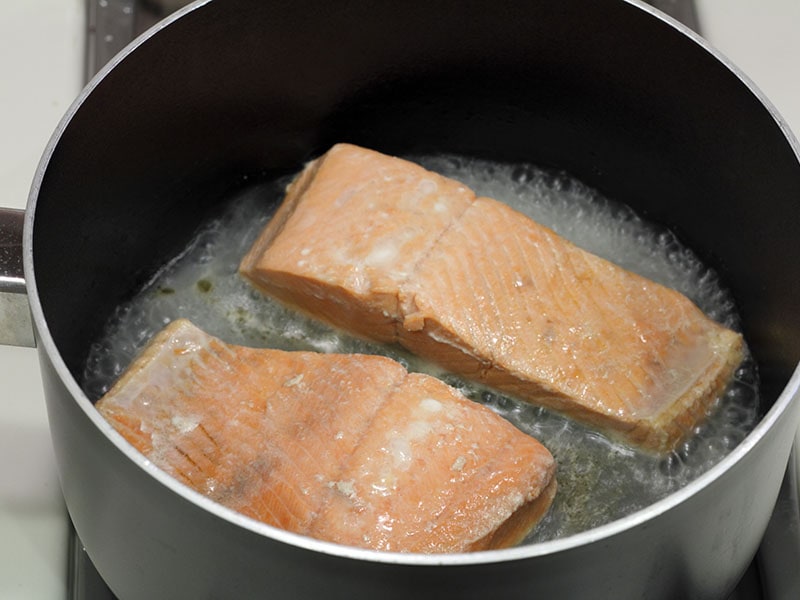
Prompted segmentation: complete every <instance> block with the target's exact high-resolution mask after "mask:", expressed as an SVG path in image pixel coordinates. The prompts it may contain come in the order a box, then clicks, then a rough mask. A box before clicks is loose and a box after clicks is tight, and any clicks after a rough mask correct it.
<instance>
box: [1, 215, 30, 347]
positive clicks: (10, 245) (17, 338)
mask: <svg viewBox="0 0 800 600" xmlns="http://www.w3.org/2000/svg"><path fill="white" fill-rule="evenodd" d="M24 219H25V211H24V210H19V209H13V208H0V344H5V345H10V346H27V347H30V348H33V347H34V346H35V345H36V341H35V339H34V336H33V323H32V320H31V309H30V305H29V304H28V294H27V291H26V289H25V274H24V273H23V269H22V224H23V222H24Z"/></svg>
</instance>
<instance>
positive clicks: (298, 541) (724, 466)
mask: <svg viewBox="0 0 800 600" xmlns="http://www.w3.org/2000/svg"><path fill="white" fill-rule="evenodd" d="M621 1H623V2H626V3H628V4H631V5H634V6H637V7H638V8H640V9H641V10H644V11H645V12H648V13H650V14H651V15H653V16H654V17H655V18H658V19H659V20H661V21H663V22H664V23H666V24H667V25H669V26H671V27H673V28H675V29H677V30H678V31H679V32H680V33H682V34H683V35H686V36H687V37H689V38H690V39H691V40H692V41H693V42H694V43H696V44H697V45H699V46H700V47H701V48H702V49H704V50H705V51H706V52H709V53H710V54H711V55H712V56H713V57H714V58H716V59H717V60H718V61H719V62H720V63H721V64H722V65H724V66H725V67H726V68H727V69H729V70H730V71H731V72H732V73H733V74H734V75H735V76H736V77H738V78H739V80H740V81H742V83H743V84H744V85H745V86H746V87H747V88H748V89H749V91H750V92H751V93H753V94H754V95H755V96H756V97H757V98H758V100H759V101H760V102H761V104H762V105H763V106H764V107H765V108H766V109H767V110H768V111H769V113H770V114H771V116H772V117H773V119H774V120H775V121H776V123H777V124H778V126H779V128H780V129H781V131H782V133H783V134H784V136H785V138H786V140H787V141H788V143H789V144H790V147H791V148H792V150H793V152H794V154H795V156H796V157H797V158H798V162H800V145H798V142H797V139H796V138H795V137H794V135H793V133H792V132H791V131H790V129H789V128H788V126H787V124H786V122H785V120H784V119H783V118H782V117H781V116H780V114H779V113H778V111H777V110H776V108H775V107H774V106H773V105H772V103H771V102H770V101H769V99H768V98H766V96H764V94H763V93H762V92H761V91H760V90H759V89H758V87H757V86H756V85H755V84H754V83H753V82H752V81H751V80H750V79H749V78H748V77H747V76H746V75H745V74H744V73H743V72H742V71H741V70H740V69H739V68H738V67H737V66H736V65H734V64H733V63H732V62H731V61H730V60H728V59H727V58H726V57H725V56H724V55H722V54H721V53H720V52H718V51H717V50H716V49H715V48H713V47H712V46H711V45H710V44H709V43H708V42H707V41H706V40H705V39H703V38H702V37H700V36H699V35H697V34H696V33H695V32H693V31H692V30H690V29H689V28H687V27H685V26H684V25H682V24H681V23H679V22H678V21H675V20H674V19H672V18H671V17H669V16H667V15H664V14H663V13H661V12H660V11H658V10H656V9H654V8H652V7H651V6H650V5H648V4H645V3H643V2H641V1H640V0H621ZM209 2H211V0H197V1H196V2H194V3H192V4H190V5H188V6H186V7H184V8H182V9H180V10H178V11H176V12H175V13H173V14H172V15H171V16H170V17H168V18H167V19H165V20H164V21H162V22H161V23H159V24H157V25H156V26H154V27H153V28H151V29H150V30H148V31H147V32H145V33H144V34H142V35H141V36H139V37H138V38H137V39H136V40H134V41H133V42H131V43H130V44H129V45H128V46H127V47H126V48H125V49H124V50H123V51H122V52H120V53H119V54H118V55H117V56H116V57H114V59H112V60H111V61H110V62H109V63H108V64H107V65H106V66H105V67H103V69H101V70H100V72H99V73H98V74H97V75H96V76H95V77H94V78H93V79H92V80H91V81H90V82H89V83H88V84H87V86H86V87H85V88H84V90H83V91H82V92H81V93H80V95H79V96H78V97H77V98H76V99H75V101H74V102H73V103H72V105H71V106H70V108H69V109H68V110H67V112H66V113H65V115H64V117H63V118H62V119H61V121H60V123H59V125H58V126H57V128H56V130H55V131H54V133H53V135H52V136H51V138H50V140H49V142H48V144H47V147H46V148H45V151H44V153H43V156H42V158H41V160H40V162H39V165H38V167H37V170H36V173H35V176H34V179H33V183H32V186H31V191H30V194H29V198H28V205H27V209H26V214H25V227H24V234H23V262H24V270H25V281H26V287H27V290H28V298H29V303H30V306H31V313H32V316H33V322H34V327H35V330H36V335H37V343H38V344H39V345H40V348H41V350H44V351H45V352H46V353H47V355H48V356H49V357H50V360H51V361H52V364H53V368H54V369H55V371H56V373H57V374H58V376H59V378H60V379H61V380H62V381H63V382H64V385H65V387H66V388H67V390H68V392H69V393H70V394H71V395H72V396H73V397H74V398H75V399H76V402H77V403H78V405H79V406H80V408H81V409H82V410H83V412H84V413H85V414H86V416H87V417H88V418H89V419H90V420H91V421H92V423H93V424H94V425H95V426H96V427H97V428H98V429H99V430H100V431H101V432H102V433H103V434H104V435H106V436H107V437H108V438H109V439H110V440H111V441H112V442H113V443H114V445H115V446H116V447H117V448H118V449H119V450H120V451H121V452H122V453H124V454H125V455H126V456H127V457H128V458H129V459H130V460H131V461H133V462H134V463H135V464H136V465H138V466H139V467H140V468H141V469H143V470H144V471H145V472H146V473H147V474H148V475H149V476H150V477H153V478H154V479H156V480H157V481H159V482H160V483H161V484H162V485H164V486H166V487H167V488H169V489H170V490H172V491H173V492H174V493H176V494H178V495H180V496H182V497H184V498H185V499H186V500H188V501H190V502H192V503H193V504H195V505H196V506H198V507H199V508H201V509H203V510H204V511H207V512H209V513H211V514H213V515H215V516H216V517H218V518H220V519H223V520H225V521H228V522H230V523H231V524H233V525H235V526H239V527H242V528H244V529H247V530H250V531H252V532H254V533H256V534H259V535H263V536H264V537H267V538H271V539H273V540H276V541H278V542H282V543H285V544H288V545H291V546H295V547H298V548H303V549H306V550H309V551H313V552H319V553H323V554H328V555H331V556H336V557H341V558H346V559H352V560H358V561H367V562H374V563H384V564H396V565H408V566H451V567H458V566H468V565H476V564H491V563H498V562H508V561H516V560H524V559H530V558H534V557H537V556H543V555H550V554H556V553H559V552H564V551H567V550H570V549H572V548H576V547H579V546H584V545H589V544H592V543H595V542H598V541H601V540H603V539H606V538H610V537H612V536H615V535H618V534H620V533H623V532H625V531H627V530H629V529H633V528H635V527H637V526H639V525H640V524H642V523H645V522H647V521H650V520H652V519H654V518H655V517H657V516H659V515H661V514H663V513H665V512H668V511H670V510H672V509H674V508H675V507H677V506H679V505H680V504H682V503H683V502H685V501H686V500H687V499H689V498H690V497H692V496H694V495H695V494H697V493H698V492H700V491H701V490H702V489H703V488H705V487H706V486H708V485H709V484H710V483H711V482H713V481H714V480H716V479H717V478H718V477H720V476H721V475H722V474H724V473H725V472H726V471H728V470H729V469H731V468H732V467H733V466H734V465H735V464H736V463H738V462H739V461H740V460H742V459H743V458H744V457H745V456H747V455H748V454H749V453H750V452H751V451H752V449H753V448H754V447H755V446H757V445H758V444H759V443H761V441H762V439H763V438H764V437H765V436H766V435H767V434H768V432H769V431H770V430H771V429H772V428H773V427H774V426H775V424H776V423H777V421H778V420H779V419H780V418H781V416H782V415H783V413H784V412H786V411H787V410H788V408H789V407H790V406H791V405H792V403H793V402H797V401H800V399H799V398H800V365H798V366H797V367H796V368H795V370H794V372H793V374H792V376H791V378H790V380H789V382H788V383H787V385H786V387H785V388H784V390H783V391H782V393H781V394H780V396H779V397H778V398H777V400H776V401H775V403H774V404H773V406H772V407H771V408H770V410H769V411H768V412H767V414H766V415H765V416H764V417H763V418H762V420H761V421H760V422H759V424H758V425H757V426H756V427H755V428H754V429H753V431H752V432H751V433H750V434H749V435H748V436H747V437H746V438H745V439H744V440H743V441H742V442H741V443H740V444H739V446H737V447H736V448H735V449H734V450H733V451H731V453H730V454H728V455H727V456H726V457H724V458H723V459H722V460H721V461H720V462H719V463H718V464H716V465H715V466H713V467H712V468H711V469H709V470H708V471H707V472H706V473H704V474H703V475H701V476H699V477H698V478H697V479H695V480H694V481H692V482H690V483H689V484H687V485H686V486H685V487H683V488H681V489H680V490H678V491H676V492H674V493H672V494H670V495H669V496H667V497H665V498H663V499H662V500H659V501H658V502H655V503H653V504H651V505H650V506H648V507H646V508H644V509H641V510H639V511H637V512H634V513H632V514H630V515H628V516H626V517H624V518H622V519H618V520H616V521H613V522H611V523H608V524H606V525H602V526H600V527H596V528H594V529H590V530H587V531H584V532H581V533H578V534H574V535H571V536H568V537H564V538H560V539H556V540H551V541H547V542H540V543H536V544H530V545H524V546H519V547H515V548H508V549H504V550H491V551H483V552H474V553H464V554H436V555H429V554H406V553H393V552H378V551H373V550H365V549H360V548H354V547H350V546H342V545H339V544H334V543H331V542H326V541H322V540H317V539H313V538H309V537H306V536H303V535H299V534H295V533H292V532H288V531H285V530H282V529H279V528H276V527H273V526H270V525H267V524H265V523H262V522H260V521H256V520H254V519H251V518H249V517H246V516H244V515H242V514H240V513H237V512H236V511H234V510H231V509H229V508H226V507H224V506H222V505H220V504H217V503H216V502H213V501H212V500H210V499H208V498H207V497H205V496H203V495H202V494H200V493H198V492H196V491H194V490H192V489H190V488H188V487H186V486H185V485H183V484H182V483H180V482H178V481H177V480H175V479H173V478H172V477H170V476H169V475H167V474H166V473H165V472H164V471H162V470H161V469H159V468H158V467H156V466H155V465H154V464H153V463H151V462H150V461H149V460H148V459H146V458H145V457H144V456H143V455H142V454H140V453H139V452H138V451H137V450H136V449H135V448H134V447H133V446H132V445H130V444H129V443H128V442H127V441H126V440H125V439H124V438H123V437H122V436H121V435H120V434H119V433H117V431H116V430H115V429H113V427H111V425H110V424H109V423H108V422H107V421H105V419H103V417H102V416H100V414H99V413H98V412H97V410H96V409H95V408H94V405H93V404H92V402H91V401H90V400H89V399H88V398H87V397H86V395H85V394H84V392H83V390H82V389H81V388H80V386H79V385H78V383H77V382H76V381H75V380H74V379H73V377H72V375H71V373H70V372H69V369H68V368H67V366H66V364H65V363H64V361H63V359H62V358H61V356H60V354H59V352H58V349H57V348H56V345H55V341H54V340H53V338H52V336H51V335H50V332H49V329H48V327H47V324H46V322H45V317H44V312H43V309H42V306H41V302H40V299H39V295H38V291H37V286H36V284H35V269H34V264H33V229H34V227H33V225H34V223H33V222H34V214H35V209H36V202H37V197H38V194H39V190H40V188H41V184H42V180H43V177H44V174H45V172H46V170H47V167H48V164H49V162H50V158H51V156H52V154H53V152H54V150H55V147H56V146H57V145H58V142H59V140H60V138H61V135H62V134H63V132H64V131H65V129H66V128H67V126H68V125H69V123H70V121H71V120H72V117H73V116H74V115H75V113H76V112H77V111H78V109H79V108H80V107H81V105H82V104H83V102H84V101H85V99H86V98H87V97H88V96H89V95H90V94H91V93H92V91H93V89H94V88H95V87H96V86H97V85H98V84H99V82H100V81H102V80H103V78H104V77H105V76H106V75H107V74H108V73H109V72H110V71H111V70H113V69H114V68H115V67H116V65H118V64H119V63H120V62H121V61H123V60H124V59H125V58H126V57H127V56H128V55H129V54H131V53H132V52H133V51H134V50H135V49H136V48H137V47H138V46H139V45H141V44H142V43H143V42H145V41H146V40H147V39H148V38H149V37H151V36H153V35H155V34H156V33H158V31H160V30H162V29H164V28H166V27H167V26H169V25H170V24H171V23H173V22H174V21H176V20H177V19H179V18H181V17H182V16H183V15H185V14H187V13H189V12H191V11H193V10H196V9H197V8H200V7H201V6H203V5H205V4H208V3H209Z"/></svg>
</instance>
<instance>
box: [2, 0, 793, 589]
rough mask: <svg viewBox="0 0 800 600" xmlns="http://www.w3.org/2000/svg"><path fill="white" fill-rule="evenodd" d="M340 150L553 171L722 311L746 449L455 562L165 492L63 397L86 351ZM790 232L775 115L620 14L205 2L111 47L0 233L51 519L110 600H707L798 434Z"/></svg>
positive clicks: (621, 4)
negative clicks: (160, 274)
mask: <svg viewBox="0 0 800 600" xmlns="http://www.w3.org/2000/svg"><path fill="white" fill-rule="evenodd" d="M336 142H351V143H356V144H360V145H362V146H366V147H369V148H374V149H376V150H380V151H382V152H386V153H389V154H398V155H408V154H414V153H421V154H435V153H439V152H446V153H453V154H460V155H466V156H475V157H479V158H488V159H493V160H499V161H509V162H513V161H524V162H528V163H534V164H537V165H542V166H543V167H548V168H555V169H559V170H563V171H565V172H567V173H570V174H571V175H573V176H574V177H576V178H578V179H580V180H581V181H583V182H584V183H585V184H587V185H589V186H591V187H593V188H595V189H597V190H600V191H601V192H602V193H603V194H605V195H606V196H608V197H610V198H613V199H615V200H617V201H620V202H623V203H625V204H628V205H629V206H631V207H633V209H634V210H635V211H637V212H638V213H640V214H641V215H643V216H645V217H646V218H647V219H649V220H651V221H653V222H656V223H659V224H663V225H664V226H666V227H668V228H670V229H671V230H672V231H673V232H674V233H675V235H676V236H677V237H678V238H679V239H680V240H681V241H682V242H683V243H685V245H687V246H688V247H690V248H692V249H693V250H694V251H695V252H696V253H697V254H698V256H699V257H700V258H701V259H702V260H703V261H704V262H705V263H706V264H708V265H710V266H711V267H712V268H714V269H715V270H716V272H717V273H718V274H719V276H720V278H721V280H722V281H724V283H725V285H726V286H727V287H728V288H729V289H730V291H731V294H732V295H733V297H734V298H735V301H736V303H737V307H738V310H739V313H740V315H741V321H742V323H741V329H742V332H743V334H744V336H745V338H746V340H747V342H748V344H749V347H750V349H751V351H752V354H753V356H754V357H755V360H756V361H757V366H758V371H759V375H760V378H761V386H762V410H763V416H762V417H761V418H760V421H759V423H758V425H757V426H756V427H755V429H754V430H753V431H752V432H751V433H750V434H749V435H748V436H747V437H745V438H744V440H743V441H742V442H741V443H740V444H739V445H738V446H737V447H736V448H735V449H733V450H732V451H731V452H730V454H728V455H727V456H726V457H725V458H724V459H722V460H721V461H720V462H719V463H718V464H717V465H716V466H714V467H713V468H711V469H710V470H709V471H708V472H706V473H705V474H703V475H702V476H700V477H699V478H698V479H696V480H695V481H693V482H691V483H690V484H688V485H687V486H686V487H684V488H682V489H680V490H679V491H677V492H675V493H673V494H671V495H669V496H667V497H666V498H664V499H663V500H660V501H658V502H656V503H655V504H652V505H650V506H648V507H646V508H644V509H642V510H639V511H637V512H635V513H634V514H631V515H629V516H627V517H625V518H622V519H619V520H616V521H613V522H611V523H608V524H606V525H603V526H600V527H597V528H594V529H590V530H588V531H584V532H582V533H578V534H575V535H571V536H568V537H565V538H562V539H555V540H552V541H546V542H541V543H535V544H530V545H524V546H520V547H517V548H510V549H505V550H495V551H487V552H478V553H474V554H453V555H441V556H424V555H417V554H408V555H399V554H393V553H385V554H382V553H378V552H372V551H367V550H359V549H354V548H349V547H341V546H337V545H334V544H330V543H327V542H322V541H318V540H312V539H308V538H305V537H301V536H297V535H294V534H291V533H286V532H283V531H277V530H275V529H273V528H270V527H268V526H266V525H261V524H258V523H255V522H253V521H251V520H249V519H247V518H245V517H242V516H239V515H237V514H235V513H233V512H232V511H229V510H227V509H224V508H222V507H219V506H217V505H215V504H213V503H211V502H210V501H208V500H206V499H204V498H203V497H201V496H200V495H198V494H196V493H194V492H191V491H189V490H187V489H185V488H184V487H183V486H181V485H180V484H177V483H175V482H174V481H172V480H171V479H169V478H168V477H166V476H165V475H164V474H162V473H161V472H160V471H158V470H157V469H156V468H155V467H154V466H153V465H152V464H150V463H149V462H147V461H146V460H145V459H144V458H143V457H141V456H140V455H138V454H137V453H136V452H135V451H134V450H133V449H132V447H130V446H129V445H128V444H127V443H125V442H124V441H123V440H122V438H121V437H120V436H119V435H117V434H116V433H115V432H114V431H113V430H112V429H111V428H110V427H109V426H108V425H107V424H106V423H105V422H104V421H103V420H102V419H101V418H100V417H99V416H98V414H97V413H96V411H95V408H94V406H93V404H92V401H93V400H95V398H89V397H87V395H86V394H85V393H84V391H83V390H82V389H81V386H80V377H81V372H82V369H83V364H84V361H85V359H86V357H87V354H88V352H89V348H90V345H91V343H92V341H93V340H94V339H96V338H97V336H98V335H99V332H100V330H101V328H102V326H103V323H104V322H106V320H107V318H108V317H109V315H110V314H111V313H112V312H113V311H114V309H115V307H117V306H118V305H119V304H120V303H121V302H123V301H125V300H126V299H127V298H128V297H129V296H130V294H131V293H132V292H133V291H134V290H136V289H138V288H139V287H140V286H141V285H142V284H143V283H144V282H146V281H147V280H148V279H149V278H150V277H152V274H153V273H154V271H155V270H156V269H157V268H158V267H159V266H160V265H161V264H163V263H164V261H165V260H167V258H168V257H171V256H174V255H175V253H176V252H178V251H179V249H180V248H181V247H183V245H184V244H185V243H186V241H187V240H188V239H189V238H190V237H191V235H192V234H193V233H194V231H195V230H196V229H197V227H198V226H199V225H200V224H201V223H202V222H203V221H204V219H205V218H206V216H207V215H208V214H210V213H211V212H213V211H214V209H215V207H216V206H218V205H219V203H220V202H222V201H223V200H224V199H225V198H228V197H230V195H231V194H234V193H236V192H238V191H240V190H242V189H244V188H245V187H247V186H250V185H253V182H258V181H262V182H263V181H268V180H271V179H274V178H275V177H278V176H283V175H284V174H286V173H290V172H292V171H296V170H298V169H299V168H300V167H301V165H302V164H304V162H305V161H307V160H309V159H310V158H312V157H314V156H316V155H318V154H320V153H322V152H324V151H325V150H327V149H328V148H329V147H330V146H331V145H333V144H334V143H336ZM798 211H800V160H799V159H798V145H797V142H796V141H795V139H794V138H793V136H792V134H791V133H790V132H789V130H788V128H787V127H786V125H785V123H784V122H783V121H782V120H781V118H780V116H779V115H778V114H777V112H776V111H775V110H774V109H773V107H772V106H771V105H770V103H769V102H768V101H767V100H766V99H765V98H764V96H763V95H762V94H761V93H760V92H759V91H758V90H757V89H756V88H755V87H754V86H753V85H752V83H750V82H749V81H748V80H747V78H746V77H745V76H744V75H743V74H742V73H741V72H740V71H738V70H737V69H736V68H735V67H734V66H733V65H731V64H730V63H729V62H728V61H727V60H726V59H725V58H724V57H722V56H720V55H719V53H717V52H716V51H715V50H714V49H712V48H711V47H709V45H708V44H707V43H706V42H705V41H703V40H702V39H700V38H699V37H698V36H697V35H695V34H694V33H692V32H691V31H689V30H688V29H686V28H684V27H683V26H681V25H679V24H677V23H676V22H674V21H672V20H671V19H669V18H668V17H666V16H664V15H662V14H660V13H658V12H657V11H655V10H653V9H651V8H649V7H648V6H646V5H645V4H643V3H641V2H638V1H636V0H595V1H593V2H585V1H582V0H557V1H555V0H529V1H526V2H507V1H499V2H498V1H493V2H487V1H481V0H458V1H449V0H444V1H441V2H421V1H420V2H416V1H413V2H394V1H383V0H377V1H370V2H362V1H356V0H350V1H344V2H336V3H324V2H315V1H311V0H294V1H293V2H278V1H263V0H226V1H224V2H223V1H221V0H211V1H204V2H198V3H195V4H193V5H190V6H188V7H186V8H185V9H183V10H181V11H180V12H178V13H176V14H175V15H174V16H173V17H171V18H169V19H167V20H165V21H164V22H162V23H160V24H158V25H157V26H156V27H155V28H154V29H152V30H150V31H148V32H147V33H146V34H144V35H143V36H142V37H141V38H139V39H137V40H136V41H135V42H133V43H132V44H131V45H130V46H129V47H128V48H126V49H125V50H124V51H123V52H122V53H121V54H120V55H119V56H117V57H116V58H115V59H114V60H112V62H111V63H110V64H109V65H108V66H106V67H105V68H104V69H103V70H102V71H101V72H100V73H99V74H98V75H97V76H96V77H95V78H94V79H93V80H92V81H91V82H90V83H89V85H88V86H87V88H86V89H85V90H84V91H83V93H82V94H81V95H80V97H79V98H78V99H77V100H76V102H75V103H74V104H73V105H72V107H71V108H70V109H69V111H68V113H67V114H66V116H65V117H64V119H63V120H62V122H61V124H60V125H59V126H58V129H57V130H56V132H55V134H54V136H53V138H52V140H51V142H50V144H49V145H48V147H47V148H46V150H45V152H44V157H43V158H42V161H41V164H40V167H39V169H38V171H37V172H36V175H35V180H34V183H33V187H32V191H31V195H30V201H29V204H28V207H27V209H26V211H25V213H24V217H22V216H21V215H13V214H12V215H11V217H12V220H13V218H17V219H18V220H20V219H21V220H24V229H23V232H24V233H23V234H22V236H21V237H22V251H21V253H22V258H23V263H24V284H23V283H22V274H21V273H17V279H14V275H13V271H14V270H15V268H14V267H13V266H9V265H6V266H5V267H4V268H5V269H6V270H7V271H12V274H11V276H9V277H7V278H6V280H9V281H11V283H12V284H14V285H17V286H18V289H17V290H16V291H17V292H20V293H19V294H17V295H16V298H17V300H18V299H19V298H20V297H21V298H24V299H25V302H26V303H27V304H29V306H30V313H31V314H32V321H33V326H34V330H35V335H36V343H37V346H38V353H39V356H40V360H41V372H42V377H43V381H44V388H45V395H46V402H47V410H48V416H49V421H50V426H51V430H52V438H53V443H54V448H55V452H56V456H57V463H58V469H59V474H60V480H61V485H62V488H63V494H64V497H65V500H66V504H67V507H68V509H69V512H70V515H71V517H72V519H73V521H74V524H75V527H76V529H77V531H78V533H79V534H80V537H81V539H82V540H83V542H84V544H85V546H86V549H87V552H88V553H89V555H90V557H91V558H92V560H93V561H94V563H95V564H96V566H97V569H98V571H99V572H100V574H101V575H102V576H103V577H104V578H105V580H106V581H107V582H108V584H109V586H110V587H111V588H112V590H113V591H114V592H115V593H116V594H118V595H119V597H121V598H125V599H132V598H192V599H196V598H250V597H264V598H267V597H270V598H272V597H280V598H320V597H326V598H358V597H373V596H374V597H377V596H380V597H383V598H408V597H414V598H442V597H451V598H486V597H496V598H533V597H555V598H568V597H579V598H610V597H613V598H723V597H726V595H727V594H728V593H729V592H730V591H731V590H732V589H733V587H734V586H735V584H736V582H737V580H738V579H739V578H740V576H741V575H742V573H743V572H744V571H745V569H746V567H747V565H748V564H749V563H750V561H751V560H752V558H753V556H754V554H755V552H756V550H757V548H758V546H759V542H760V540H761V538H762V536H763V534H764V531H765V528H766V526H767V522H768V520H769V517H770V514H771V512H772V509H773V506H774V504H775V500H776V496H777V494H778V490H779V487H780V484H781V480H782V477H783V474H784V470H785V468H786V464H787V460H788V457H789V454H790V450H791V446H792V442H793V439H794V436H795V432H796V430H797V426H798V421H799V420H800V399H798V396H799V395H800V392H798V386H800V373H798V371H797V370H796V367H797V364H798V360H799V359H800V262H799V261H798V257H800V237H799V236H798V235H797V232H796V231H795V228H794V227H793V226H792V224H793V223H795V222H796V221H797V215H798ZM7 220H8V217H7ZM12 237H13V236H12ZM14 282H16V283H14ZM11 295H13V294H6V296H7V297H10V296H11ZM5 304H8V305H10V304H14V303H13V302H6V303H5ZM15 310H18V307H17V309H15ZM21 312H23V313H24V312H27V311H26V310H23V311H21ZM9 319H10V321H14V322H16V317H13V318H11V317H9ZM10 321H9V322H10Z"/></svg>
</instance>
